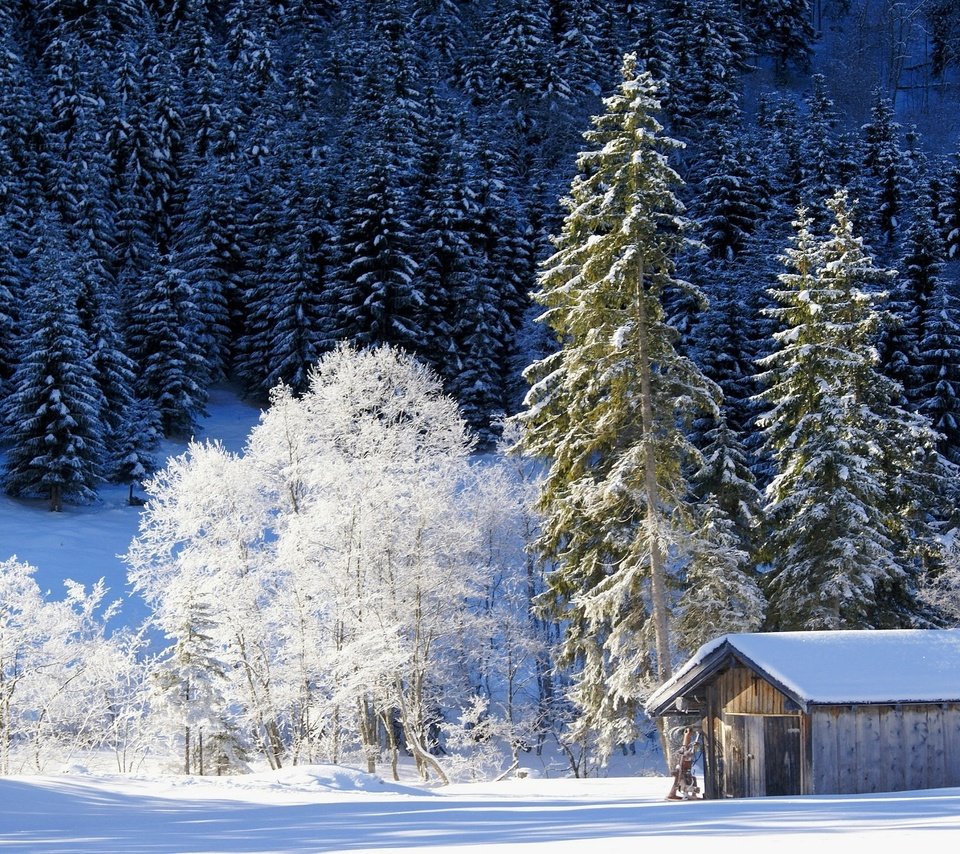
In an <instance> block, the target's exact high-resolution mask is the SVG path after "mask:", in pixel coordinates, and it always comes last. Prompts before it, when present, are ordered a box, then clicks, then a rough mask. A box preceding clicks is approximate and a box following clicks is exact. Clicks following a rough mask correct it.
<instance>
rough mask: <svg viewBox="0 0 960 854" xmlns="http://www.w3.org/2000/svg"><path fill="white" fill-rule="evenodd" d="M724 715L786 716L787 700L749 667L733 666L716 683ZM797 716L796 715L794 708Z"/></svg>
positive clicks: (719, 704)
mask: <svg viewBox="0 0 960 854" xmlns="http://www.w3.org/2000/svg"><path fill="white" fill-rule="evenodd" d="M714 685H715V690H716V692H717V705H718V707H719V709H720V712H721V714H724V715H785V714H790V712H788V711H787V699H788V698H787V697H786V696H785V695H784V694H783V693H782V692H780V691H778V690H777V689H776V688H774V687H773V685H771V684H770V683H769V682H767V681H766V680H765V679H763V678H761V677H760V676H758V675H757V674H756V673H754V672H753V671H752V670H750V669H748V668H746V667H731V668H730V669H729V670H727V671H725V672H724V673H722V674H721V675H720V676H719V678H718V679H717V681H716V682H715V683H714ZM793 713H794V714H795V713H796V709H795V708H794V710H793Z"/></svg>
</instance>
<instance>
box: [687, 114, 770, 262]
mask: <svg viewBox="0 0 960 854" xmlns="http://www.w3.org/2000/svg"><path fill="white" fill-rule="evenodd" d="M741 134H742V128H740V127H739V126H738V125H737V124H729V125H724V126H721V127H717V128H716V129H715V133H714V134H713V135H712V136H711V138H710V139H709V140H707V141H706V142H705V144H704V153H703V165H702V167H700V168H702V170H703V171H702V175H703V177H702V178H701V180H700V182H699V192H698V194H697V197H696V200H695V201H694V203H693V205H692V207H693V211H694V213H695V214H697V221H698V224H699V226H700V227H699V235H698V236H699V238H700V240H701V241H702V242H703V243H704V245H705V246H706V247H707V251H708V252H709V253H710V255H711V256H712V257H713V258H720V259H724V260H727V261H733V260H734V258H735V256H736V255H737V253H738V252H739V251H740V250H741V249H742V247H743V243H744V240H745V239H746V237H747V235H749V234H750V233H751V232H752V231H753V230H754V228H755V227H756V225H757V222H758V221H759V220H760V218H761V209H760V203H759V202H760V199H759V189H760V188H759V185H758V183H757V181H756V174H755V172H756V169H755V166H756V164H755V163H753V162H752V158H751V157H750V153H749V150H748V148H747V146H746V144H745V142H744V140H743V138H742V135H741Z"/></svg>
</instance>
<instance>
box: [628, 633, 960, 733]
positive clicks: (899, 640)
mask: <svg viewBox="0 0 960 854" xmlns="http://www.w3.org/2000/svg"><path fill="white" fill-rule="evenodd" d="M730 656H732V657H733V658H735V659H739V660H740V661H741V662H742V663H744V664H746V665H748V666H750V667H752V668H753V669H754V670H756V671H757V672H758V673H760V674H762V675H763V676H765V677H766V678H767V679H768V681H770V682H771V683H773V684H774V685H775V686H776V687H778V688H779V689H780V690H781V691H783V692H784V693H785V694H787V696H789V697H791V698H792V699H794V700H795V701H796V702H797V703H798V704H799V705H800V706H801V707H802V708H804V709H805V708H806V707H807V706H808V705H811V704H813V705H834V704H847V703H852V704H861V703H909V702H915V703H935V702H947V701H957V700H960V629H918V630H908V629H903V630H874V631H835V632H769V633H763V634H732V635H724V636H723V637H720V638H717V639H716V640H714V641H711V642H710V643H707V644H704V645H703V646H702V647H700V649H699V650H698V651H697V653H696V654H695V655H694V656H693V657H692V658H691V659H690V660H689V661H688V662H687V663H686V664H684V665H683V667H682V668H680V670H678V671H677V672H676V673H675V674H674V675H673V677H672V678H671V679H669V680H668V681H667V682H665V683H664V684H663V685H662V686H661V687H660V688H658V689H657V690H656V691H655V692H654V694H653V695H652V696H651V697H650V698H649V699H648V700H647V703H646V709H647V712H648V714H652V715H659V714H663V713H664V712H666V711H667V710H668V709H669V707H671V706H672V705H673V703H674V701H675V700H676V698H677V697H680V696H683V695H684V694H685V693H688V692H691V691H692V690H693V689H695V688H696V687H697V686H699V685H700V684H702V683H703V682H704V681H706V679H707V677H709V676H710V675H711V674H712V673H713V672H715V671H716V670H717V669H719V668H720V667H721V666H722V665H723V663H724V662H725V661H726V660H728V658H729V657H730Z"/></svg>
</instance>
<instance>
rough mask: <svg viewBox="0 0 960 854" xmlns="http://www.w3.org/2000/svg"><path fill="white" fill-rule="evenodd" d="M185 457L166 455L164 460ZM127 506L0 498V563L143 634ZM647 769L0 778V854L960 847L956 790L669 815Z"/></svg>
mask: <svg viewBox="0 0 960 854" xmlns="http://www.w3.org/2000/svg"><path fill="white" fill-rule="evenodd" d="M209 410H210V417H209V418H208V419H206V420H205V421H204V423H203V429H202V431H201V432H200V433H199V434H198V437H197V438H200V439H206V438H209V439H219V440H222V442H223V444H224V445H225V446H226V447H227V448H228V449H230V450H235V451H239V450H241V448H242V447H243V444H244V441H245V439H246V436H247V433H248V432H249V430H250V428H251V427H252V426H253V425H254V424H255V423H256V420H257V418H258V416H259V411H258V409H257V408H256V407H255V406H253V405H251V404H248V403H244V402H243V401H239V400H237V399H236V397H235V396H234V395H231V394H230V393H229V391H228V390H225V389H220V390H216V391H215V393H214V396H213V398H212V400H211V404H210V407H209ZM184 447H185V446H184V445H177V444H175V443H168V445H167V446H165V447H164V449H163V454H162V455H161V456H162V457H166V456H169V455H173V454H178V453H181V452H182V451H183V450H184ZM126 495H127V491H126V488H125V487H116V488H108V489H105V490H103V492H102V495H101V501H100V503H98V504H96V505H93V506H89V507H73V506H68V507H67V508H66V509H65V510H64V512H63V513H59V514H57V513H48V512H46V509H45V506H44V504H43V502H33V501H15V500H12V499H10V498H8V497H5V496H0V560H5V559H6V558H8V557H10V556H12V555H17V556H18V557H19V558H20V559H21V560H23V561H26V562H29V563H31V564H33V565H34V566H36V567H37V579H38V581H39V582H40V583H41V585H42V586H43V588H44V589H46V588H49V589H50V590H51V592H52V595H53V596H54V597H55V598H59V597H61V596H62V595H63V579H65V578H73V579H75V580H77V581H80V582H82V583H84V584H87V585H89V584H92V583H93V582H95V581H96V580H97V579H99V578H100V577H101V576H102V577H104V578H106V581H107V584H108V585H109V586H110V588H111V594H112V598H123V599H124V605H123V608H122V610H121V612H120V615H119V617H118V619H117V624H118V625H123V624H129V625H135V624H138V623H139V622H140V621H141V620H142V619H143V618H144V617H145V616H146V609H145V607H144V606H143V605H142V603H139V602H138V601H137V600H136V599H129V598H127V597H126V568H125V566H124V564H123V562H122V561H121V560H120V558H119V557H118V555H120V554H122V553H123V552H124V551H125V550H126V548H127V546H128V544H129V542H130V540H131V538H132V537H133V536H134V535H135V534H136V531H137V520H138V515H139V513H138V509H137V508H136V507H130V506H128V505H127V504H126ZM628 763H629V764H628ZM87 767H89V768H96V769H97V770H98V772H99V770H100V769H101V768H102V767H103V766H102V764H93V763H89V764H88V766H87ZM653 770H654V769H651V768H650V766H649V759H641V757H640V756H639V755H638V756H637V757H636V758H632V757H621V764H620V765H616V766H614V767H613V768H611V769H609V770H608V772H607V773H608V774H609V776H603V777H592V778H590V779H586V780H575V779H570V778H567V777H563V776H559V775H560V774H562V773H563V767H562V763H559V765H558V764H553V765H550V766H549V767H548V766H546V765H545V766H544V769H543V770H540V769H539V768H538V769H536V770H535V771H534V773H532V774H531V775H530V776H528V777H527V778H525V779H511V780H507V781H503V782H498V783H473V784H459V785H453V786H448V787H445V788H430V787H425V786H422V785H419V784H417V783H416V782H414V781H409V782H404V783H403V784H394V783H387V782H383V781H382V780H380V779H378V778H377V777H373V776H370V775H367V774H362V773H360V772H358V771H355V770H352V769H348V768H335V767H330V766H313V767H299V768H293V769H288V770H283V771H279V772H263V773H257V774H250V775H245V776H237V777H231V778H219V779H218V778H210V777H206V778H197V777H190V778H188V777H183V776H178V775H167V774H159V773H152V772H151V773H147V772H144V773H142V774H137V775H126V776H121V775H110V774H103V773H88V772H87V771H85V770H83V769H81V768H79V767H73V768H70V769H68V773H64V774H61V775H58V776H29V777H28V776H17V777H0V852H4V851H11V852H17V854H21V852H23V854H26V853H27V852H51V854H52V852H62V854H88V852H89V854H114V852H116V854H141V852H142V854H160V852H176V854H188V852H278V854H280V852H284V854H286V852H298V851H311V852H332V851H343V852H361V851H386V850H394V851H404V852H410V854H413V852H417V851H431V852H439V851H458V850H460V849H463V850H482V851H484V852H487V851H490V852H525V854H534V852H538V851H549V852H559V853H560V854H562V853H563V852H574V851H575V852H577V854H593V852H601V854H614V852H620V851H630V852H634V851H638V850H641V848H643V849H645V850H647V851H650V852H659V851H667V850H675V848H676V847H677V846H692V847H693V848H694V849H697V850H699V849H702V848H703V847H704V846H706V847H707V849H708V850H709V851H710V852H711V854H714V852H726V851H731V852H733V851H736V852H738V854H742V852H743V850H744V848H750V849H751V850H770V849H771V848H775V849H776V851H777V852H791V851H801V850H803V851H804V852H810V851H814V852H816V854H828V852H834V851H835V852H841V851H842V852H845V854H846V852H849V851H851V850H853V851H860V850H864V849H867V850H869V849H870V848H877V849H879V846H880V844H881V843H885V844H886V845H887V846H890V845H894V846H898V847H901V848H905V847H906V846H907V845H917V844H923V845H924V846H933V847H935V848H936V849H938V850H953V849H954V848H956V846H957V844H958V843H960V789H949V790H934V791H926V792H912V793H901V794H880V795H872V796H844V797H839V796H838V797H807V798H765V799H759V800H742V801H714V802H698V803H671V802H666V801H664V795H665V794H666V792H667V790H668V789H669V781H667V780H666V779H664V778H662V777H651V776H637V774H639V775H644V774H650V773H651V772H652V771H653ZM547 774H549V776H547ZM618 775H619V776H618ZM411 776H412V775H411V774H410V773H409V772H408V773H407V774H406V777H411ZM668 846H670V847H669V848H668Z"/></svg>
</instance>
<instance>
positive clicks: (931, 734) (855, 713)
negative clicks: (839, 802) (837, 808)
mask: <svg viewBox="0 0 960 854" xmlns="http://www.w3.org/2000/svg"><path fill="white" fill-rule="evenodd" d="M810 721H811V745H812V753H813V755H812V766H813V767H812V771H813V792H814V793H818V794H856V793H862V792H901V791H906V790H910V789H933V788H939V787H941V786H960V703H930V704H916V705H914V704H903V705H860V706H821V707H815V708H814V709H813V710H812V711H811V716H810Z"/></svg>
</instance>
